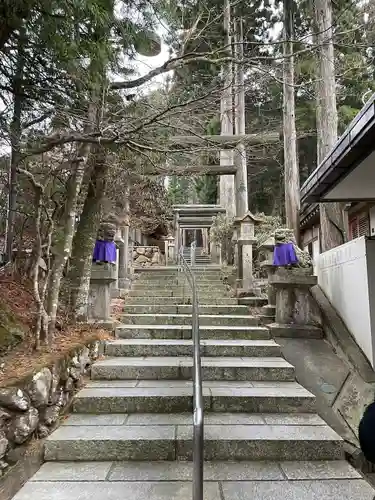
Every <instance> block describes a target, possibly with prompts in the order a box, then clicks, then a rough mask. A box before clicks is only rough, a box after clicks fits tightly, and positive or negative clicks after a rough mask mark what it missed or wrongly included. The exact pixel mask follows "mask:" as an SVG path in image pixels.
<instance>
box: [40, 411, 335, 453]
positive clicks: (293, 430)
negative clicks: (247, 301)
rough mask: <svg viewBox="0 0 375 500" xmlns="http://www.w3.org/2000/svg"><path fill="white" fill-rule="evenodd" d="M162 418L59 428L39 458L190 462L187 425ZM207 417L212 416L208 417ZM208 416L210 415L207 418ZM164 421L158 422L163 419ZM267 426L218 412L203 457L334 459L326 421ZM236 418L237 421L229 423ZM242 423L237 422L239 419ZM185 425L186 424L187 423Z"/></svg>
mask: <svg viewBox="0 0 375 500" xmlns="http://www.w3.org/2000/svg"><path fill="white" fill-rule="evenodd" d="M169 417H174V416H173V415H172V416H171V415H166V416H162V419H161V420H160V422H163V421H164V422H166V423H165V424H162V423H160V424H159V425H155V423H154V422H153V420H152V419H151V420H148V419H147V415H141V416H140V415H134V416H131V417H130V418H132V420H133V422H132V423H131V425H129V424H127V420H126V421H125V424H122V425H113V424H112V423H110V424H109V425H106V424H105V423H104V422H103V419H102V421H101V424H100V425H85V424H82V425H69V422H67V425H63V426H61V427H60V428H59V429H57V430H56V431H55V432H54V433H53V434H52V435H51V436H49V437H48V438H47V440H46V442H45V459H46V460H47V461H53V460H72V461H90V460H94V461H98V460H137V461H138V460H139V461H143V460H192V450H193V432H192V431H193V428H192V425H191V419H192V417H191V415H190V419H189V420H187V419H186V417H185V418H182V422H183V423H182V424H179V423H178V420H177V422H176V421H174V420H173V418H172V423H168V419H169ZM212 417H213V416H212ZM212 417H211V418H212ZM163 419H164V420H163ZM282 421H283V420H282V417H281V418H279V421H278V423H277V424H276V425H275V424H268V423H266V422H264V421H262V419H261V417H259V416H258V415H255V417H254V418H252V416H251V415H246V416H243V418H242V419H241V418H239V416H238V415H236V414H234V415H233V417H232V415H231V414H229V415H225V414H221V415H218V416H217V419H216V421H215V423H213V424H210V423H206V425H205V427H204V456H205V460H213V461H216V460H281V459H282V460H340V459H343V458H344V453H343V447H342V440H341V438H340V437H339V436H338V435H337V434H336V432H334V431H333V430H332V429H331V428H330V427H328V426H327V425H326V424H322V425H304V424H299V425H284V424H283V423H282ZM234 422H237V423H234ZM240 422H242V423H240ZM189 424H190V425H189Z"/></svg>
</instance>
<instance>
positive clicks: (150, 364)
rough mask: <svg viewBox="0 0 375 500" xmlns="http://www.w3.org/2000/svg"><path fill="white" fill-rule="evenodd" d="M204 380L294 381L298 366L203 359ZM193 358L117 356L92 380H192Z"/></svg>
mask: <svg viewBox="0 0 375 500" xmlns="http://www.w3.org/2000/svg"><path fill="white" fill-rule="evenodd" d="M201 366H202V379H203V380H232V381H234V380H264V381H292V380H294V367H293V366H292V365H291V364H289V363H288V362H287V361H286V360H285V359H284V358H278V357H268V358H263V357H262V358H260V357H257V358H251V357H246V358H245V357H202V359H201ZM192 377H193V359H192V358H191V357H188V356H186V357H183V356H180V357H162V356H159V357H158V356H151V357H143V358H142V357H115V358H109V359H104V360H102V361H97V362H96V363H95V364H94V365H93V366H92V367H91V379H92V380H98V379H99V380H132V379H135V380H171V379H172V380H175V379H177V380H191V379H192Z"/></svg>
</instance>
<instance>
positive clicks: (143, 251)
mask: <svg viewBox="0 0 375 500" xmlns="http://www.w3.org/2000/svg"><path fill="white" fill-rule="evenodd" d="M133 265H134V266H135V267H151V266H162V265H165V256H164V255H163V254H162V253H161V251H160V248H159V247H157V246H136V247H134V249H133Z"/></svg>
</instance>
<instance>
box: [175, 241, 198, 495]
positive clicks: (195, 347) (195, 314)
mask: <svg viewBox="0 0 375 500" xmlns="http://www.w3.org/2000/svg"><path fill="white" fill-rule="evenodd" d="M195 245H196V242H193V243H192V245H191V254H190V255H191V265H193V262H195ZM183 270H184V271H185V274H186V278H187V281H188V282H189V284H190V286H191V289H192V311H191V312H192V314H191V318H192V322H191V330H192V340H193V353H194V354H193V362H194V363H193V406H194V413H193V500H203V466H204V414H203V390H202V366H201V346H200V332H199V301H198V292H197V287H196V281H195V276H194V274H193V272H192V270H191V268H190V267H189V265H188V264H187V262H186V260H185V258H184V255H183V247H181V248H180V251H179V267H178V271H183Z"/></svg>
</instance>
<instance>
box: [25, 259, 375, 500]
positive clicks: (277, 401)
mask: <svg viewBox="0 0 375 500" xmlns="http://www.w3.org/2000/svg"><path fill="white" fill-rule="evenodd" d="M196 276H197V283H198V290H199V299H200V303H201V305H200V325H201V326H200V333H201V338H202V341H201V353H202V376H203V380H204V382H203V396H204V407H205V431H204V438H205V442H204V454H205V460H206V464H205V471H204V474H205V489H204V495H205V496H204V499H205V500H218V499H221V500H279V499H281V498H284V499H285V500H318V499H319V500H339V499H340V500H349V499H350V500H373V498H374V494H375V492H374V490H373V489H372V487H370V486H369V485H368V483H367V482H366V481H365V480H363V479H362V476H360V474H359V473H357V472H356V471H355V470H354V469H353V468H351V467H350V466H349V465H348V463H347V462H345V461H344V454H343V447H342V441H341V439H340V437H339V436H338V435H337V434H336V433H335V432H334V431H333V430H332V429H331V428H330V427H329V426H327V425H326V423H325V422H324V421H323V420H322V419H321V418H320V417H319V416H318V415H317V414H316V413H315V410H316V409H315V397H314V396H313V395H312V394H311V393H309V392H308V391H307V390H306V389H304V388H303V387H301V386H300V385H299V384H298V383H297V382H296V381H295V378H294V367H293V366H292V365H290V364H289V363H287V362H286V361H285V359H284V358H283V357H282V355H281V351H280V347H279V346H278V344H277V343H276V342H275V341H274V340H272V339H271V338H270V333H269V330H268V329H267V328H265V327H263V326H259V324H258V320H257V318H256V317H253V316H251V315H249V308H248V306H244V305H237V301H236V300H235V299H232V298H230V297H228V296H227V295H228V292H227V291H226V288H225V286H224V285H223V283H222V282H221V281H220V279H219V269H218V268H215V267H213V266H210V267H209V268H208V267H207V268H206V269H199V270H196ZM190 302H191V294H190V292H189V290H188V288H187V287H186V286H184V285H182V284H181V281H179V280H178V278H177V271H176V270H175V269H173V268H171V269H168V268H165V269H164V270H157V271H155V270H147V271H144V272H143V273H142V275H141V277H140V279H139V280H138V281H137V282H136V283H135V285H134V287H133V290H132V292H131V294H130V297H129V299H128V300H127V305H126V309H125V312H124V316H123V320H122V325H121V326H120V327H118V328H117V331H116V333H117V339H116V340H113V341H111V342H108V344H107V345H106V350H105V354H106V357H105V358H104V359H101V360H99V361H97V362H96V364H95V365H94V366H93V367H92V373H91V381H90V382H89V383H88V384H87V386H86V387H85V388H84V389H82V390H81V391H80V392H79V393H78V394H77V396H76V398H75V401H74V405H73V414H71V415H70V416H69V417H68V418H67V419H66V420H65V421H64V422H63V423H62V425H61V426H60V427H59V428H58V429H57V430H56V431H55V432H54V433H53V434H52V435H51V436H50V437H49V438H48V439H47V441H46V445H45V458H46V461H47V462H46V463H45V464H44V465H43V466H42V468H41V469H40V470H39V472H38V473H37V474H36V475H35V476H34V477H33V478H32V480H31V481H29V482H28V483H27V484H26V486H25V487H24V488H23V489H22V490H21V491H20V492H19V493H18V494H17V495H16V497H15V500H26V499H29V498H32V499H34V498H35V499H38V500H50V499H54V500H71V499H74V500H88V499H90V500H120V499H121V500H122V499H127V498H128V499H131V500H144V499H145V498H147V499H148V500H167V499H172V500H177V499H182V500H187V499H190V498H191V495H192V493H191V492H192V485H191V480H192V462H191V460H192V449H193V442H192V410H193V400H192V382H191V377H192V358H191V356H192V351H193V345H192V340H191V326H190V322H191V315H190V314H191V305H190Z"/></svg>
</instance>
